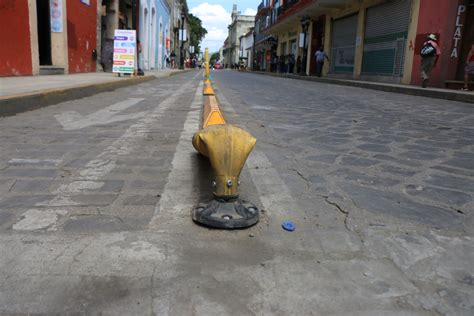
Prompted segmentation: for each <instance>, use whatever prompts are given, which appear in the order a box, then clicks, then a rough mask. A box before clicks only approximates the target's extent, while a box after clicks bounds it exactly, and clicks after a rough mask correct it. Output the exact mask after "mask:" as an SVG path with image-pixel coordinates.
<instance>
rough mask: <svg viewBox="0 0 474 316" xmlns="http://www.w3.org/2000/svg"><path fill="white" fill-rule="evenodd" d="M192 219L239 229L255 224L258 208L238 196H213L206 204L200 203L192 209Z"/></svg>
mask: <svg viewBox="0 0 474 316" xmlns="http://www.w3.org/2000/svg"><path fill="white" fill-rule="evenodd" d="M192 215H193V220H194V221H195V222H198V223H200V224H202V225H204V226H208V227H213V228H224V229H239V228H246V227H250V226H253V225H255V224H256V223H257V222H258V220H259V210H258V208H257V207H256V206H255V205H253V204H252V203H249V202H247V201H242V200H240V199H238V198H235V199H231V200H225V199H219V198H215V199H214V200H212V201H211V202H209V203H208V204H204V203H200V204H199V205H198V206H197V207H196V208H195V209H194V210H193V214H192Z"/></svg>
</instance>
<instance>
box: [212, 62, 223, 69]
mask: <svg viewBox="0 0 474 316" xmlns="http://www.w3.org/2000/svg"><path fill="white" fill-rule="evenodd" d="M222 68H224V67H223V66H222V64H221V63H215V64H214V69H222Z"/></svg>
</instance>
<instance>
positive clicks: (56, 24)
mask: <svg viewBox="0 0 474 316" xmlns="http://www.w3.org/2000/svg"><path fill="white" fill-rule="evenodd" d="M49 8H50V15H51V32H53V33H61V32H62V31H63V1H62V0H50V1H49Z"/></svg>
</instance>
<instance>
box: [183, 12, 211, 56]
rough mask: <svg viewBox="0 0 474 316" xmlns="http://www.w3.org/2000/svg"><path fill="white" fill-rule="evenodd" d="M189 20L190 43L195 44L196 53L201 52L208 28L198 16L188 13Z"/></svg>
mask: <svg viewBox="0 0 474 316" xmlns="http://www.w3.org/2000/svg"><path fill="white" fill-rule="evenodd" d="M188 22H189V33H190V34H189V45H190V46H194V53H195V54H198V55H199V53H200V52H201V46H200V44H201V41H202V39H203V38H204V36H206V34H207V30H206V29H205V28H204V27H202V21H201V19H200V18H198V17H197V16H194V15H192V14H191V13H190V14H189V15H188Z"/></svg>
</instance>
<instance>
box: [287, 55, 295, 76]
mask: <svg viewBox="0 0 474 316" xmlns="http://www.w3.org/2000/svg"><path fill="white" fill-rule="evenodd" d="M295 63H296V61H295V55H293V54H290V55H288V73H289V74H293V71H294V70H295Z"/></svg>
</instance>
